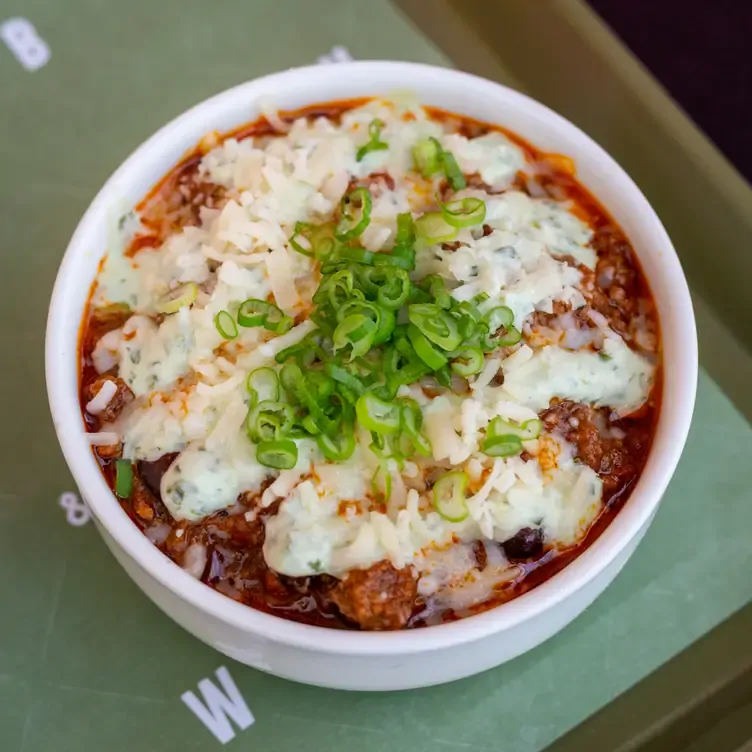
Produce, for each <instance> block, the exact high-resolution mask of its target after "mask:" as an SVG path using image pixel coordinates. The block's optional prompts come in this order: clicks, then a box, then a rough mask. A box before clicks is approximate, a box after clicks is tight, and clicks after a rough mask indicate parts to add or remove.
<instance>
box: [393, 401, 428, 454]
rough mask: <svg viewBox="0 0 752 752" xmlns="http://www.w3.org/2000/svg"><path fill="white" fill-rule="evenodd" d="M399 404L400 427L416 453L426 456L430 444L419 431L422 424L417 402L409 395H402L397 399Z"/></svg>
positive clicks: (421, 415) (421, 414)
mask: <svg viewBox="0 0 752 752" xmlns="http://www.w3.org/2000/svg"><path fill="white" fill-rule="evenodd" d="M397 402H398V404H399V406H400V429H401V430H402V432H403V433H404V434H405V435H406V436H407V437H408V438H409V439H410V441H411V442H412V445H413V448H414V449H415V451H417V452H418V454H422V455H423V456H424V457H428V456H430V454H431V444H430V442H429V441H428V439H427V438H426V437H425V436H424V435H423V434H422V433H421V432H420V429H421V427H422V425H423V413H422V412H421V409H420V406H419V405H418V403H417V402H416V401H415V400H414V399H412V398H410V397H402V398H400V399H399V400H398V401H397Z"/></svg>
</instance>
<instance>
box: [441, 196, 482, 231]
mask: <svg viewBox="0 0 752 752" xmlns="http://www.w3.org/2000/svg"><path fill="white" fill-rule="evenodd" d="M440 206H441V213H442V215H443V216H444V219H445V220H446V221H447V222H448V223H449V224H450V225H452V227H473V226H474V225H481V224H483V220H484V219H485V218H486V205H485V203H483V201H481V200H480V199H479V198H460V199H457V200H456V201H449V202H448V203H446V204H440Z"/></svg>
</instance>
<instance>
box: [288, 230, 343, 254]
mask: <svg viewBox="0 0 752 752" xmlns="http://www.w3.org/2000/svg"><path fill="white" fill-rule="evenodd" d="M301 241H303V242H305V245H303V242H301ZM290 245H291V246H292V247H293V249H294V250H296V251H297V252H298V253H302V254H303V255H304V256H309V257H315V258H317V259H319V260H320V261H323V260H325V259H327V258H328V257H329V256H331V255H332V254H333V253H334V252H335V251H336V250H337V246H338V243H337V240H336V239H335V237H334V224H333V223H332V222H325V223H324V224H320V225H315V224H312V223H311V222H297V223H296V224H295V232H294V233H293V235H292V237H291V238H290Z"/></svg>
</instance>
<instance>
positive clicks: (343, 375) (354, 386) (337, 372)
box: [326, 363, 365, 397]
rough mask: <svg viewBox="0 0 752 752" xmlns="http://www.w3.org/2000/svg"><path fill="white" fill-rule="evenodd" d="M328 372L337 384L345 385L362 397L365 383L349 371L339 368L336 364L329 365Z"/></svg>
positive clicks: (327, 365) (327, 366)
mask: <svg viewBox="0 0 752 752" xmlns="http://www.w3.org/2000/svg"><path fill="white" fill-rule="evenodd" d="M326 372H327V373H328V374H329V376H331V377H332V378H333V379H334V380H335V381H336V382H337V383H339V384H343V385H344V386H346V387H347V388H348V389H350V390H352V391H353V392H355V393H356V394H357V395H358V397H360V395H361V394H363V392H364V391H365V387H364V386H363V383H362V382H361V380H360V379H359V378H358V377H357V376H353V374H351V373H350V372H349V371H348V370H346V369H345V368H343V367H342V366H338V365H336V364H335V363H327V364H326Z"/></svg>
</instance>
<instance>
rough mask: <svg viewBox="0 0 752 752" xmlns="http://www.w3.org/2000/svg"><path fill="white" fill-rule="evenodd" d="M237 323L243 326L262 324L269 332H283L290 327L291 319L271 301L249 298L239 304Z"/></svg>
mask: <svg viewBox="0 0 752 752" xmlns="http://www.w3.org/2000/svg"><path fill="white" fill-rule="evenodd" d="M238 324H240V326H244V327H251V326H263V327H264V329H268V330H269V331H270V332H275V333H276V334H284V333H285V332H288V331H290V329H291V328H292V325H293V320H292V318H291V317H290V316H285V314H284V313H282V311H281V310H280V309H279V308H277V306H275V305H274V304H273V303H269V302H268V301H266V300H259V299H258V298H249V299H248V300H244V301H243V302H242V303H241V304H240V308H239V309H238Z"/></svg>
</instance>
